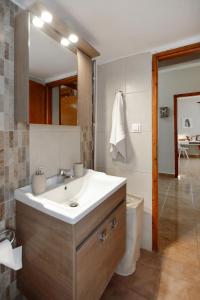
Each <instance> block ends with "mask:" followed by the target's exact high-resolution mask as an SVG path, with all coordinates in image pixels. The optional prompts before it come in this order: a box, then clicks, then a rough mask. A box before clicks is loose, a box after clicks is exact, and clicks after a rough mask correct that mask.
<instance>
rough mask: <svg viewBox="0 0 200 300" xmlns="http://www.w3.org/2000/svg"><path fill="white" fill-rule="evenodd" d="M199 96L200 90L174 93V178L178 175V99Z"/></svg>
mask: <svg viewBox="0 0 200 300" xmlns="http://www.w3.org/2000/svg"><path fill="white" fill-rule="evenodd" d="M190 96H191V97H193V96H200V92H191V93H184V94H177V95H174V161H175V178H177V177H178V168H179V167H178V100H183V99H186V98H187V97H190ZM179 98H183V99H179Z"/></svg>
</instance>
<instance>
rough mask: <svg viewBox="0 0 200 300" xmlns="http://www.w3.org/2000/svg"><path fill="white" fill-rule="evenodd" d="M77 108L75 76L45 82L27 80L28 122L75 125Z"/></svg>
mask: <svg viewBox="0 0 200 300" xmlns="http://www.w3.org/2000/svg"><path fill="white" fill-rule="evenodd" d="M77 110H78V93H77V76H71V77H67V78H63V79H60V80H56V81H52V82H48V83H46V84H43V83H40V82H37V81H35V80H29V119H30V123H32V124H53V125H68V126H70V125H71V126H76V125H77Z"/></svg>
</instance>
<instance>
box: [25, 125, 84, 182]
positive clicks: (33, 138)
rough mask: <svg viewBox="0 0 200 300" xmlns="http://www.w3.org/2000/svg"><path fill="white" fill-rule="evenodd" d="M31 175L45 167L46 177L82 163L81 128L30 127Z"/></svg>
mask: <svg viewBox="0 0 200 300" xmlns="http://www.w3.org/2000/svg"><path fill="white" fill-rule="evenodd" d="M29 134H30V175H32V174H33V173H34V172H35V170H36V169H37V168H38V167H40V166H41V167H43V168H44V170H45V173H46V175H47V176H48V177H49V176H52V175H56V174H57V173H58V171H59V169H60V168H71V167H72V164H73V163H74V162H77V161H80V128H79V126H56V125H32V124H31V125H30V133H29Z"/></svg>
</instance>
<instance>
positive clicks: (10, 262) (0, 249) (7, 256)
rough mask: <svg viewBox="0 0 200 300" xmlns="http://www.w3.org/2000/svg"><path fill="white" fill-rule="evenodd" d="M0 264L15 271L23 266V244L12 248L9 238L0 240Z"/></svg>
mask: <svg viewBox="0 0 200 300" xmlns="http://www.w3.org/2000/svg"><path fill="white" fill-rule="evenodd" d="M0 264H3V265H5V266H7V267H9V268H11V269H13V270H15V271H17V270H19V269H21V268H22V246H20V247H17V248H15V249H13V248H12V245H11V242H10V241H9V240H4V241H2V242H0Z"/></svg>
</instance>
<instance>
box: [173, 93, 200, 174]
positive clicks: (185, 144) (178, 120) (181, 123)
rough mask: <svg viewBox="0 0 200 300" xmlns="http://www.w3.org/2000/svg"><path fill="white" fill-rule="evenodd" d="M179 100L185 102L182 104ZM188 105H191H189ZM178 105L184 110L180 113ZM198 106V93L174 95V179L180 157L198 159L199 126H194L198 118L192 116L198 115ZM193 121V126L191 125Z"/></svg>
mask: <svg viewBox="0 0 200 300" xmlns="http://www.w3.org/2000/svg"><path fill="white" fill-rule="evenodd" d="M181 100H182V101H184V100H185V101H184V103H182V101H181ZM180 101H181V102H180ZM188 101H189V102H188ZM190 103H191V105H189V104H190ZM178 104H179V105H178ZM180 104H182V105H181V106H182V107H183V109H184V110H183V109H182V110H181V112H180V108H181V107H180ZM199 106H200V92H191V93H184V94H177V95H174V154H175V156H174V161H175V177H176V178H177V177H178V176H179V170H180V163H181V157H185V158H186V159H189V157H191V158H198V157H199V154H200V151H199V150H200V136H199V134H198V127H199V126H198V125H199V124H196V123H197V122H196V121H198V120H197V119H199V116H198V115H197V116H193V115H192V114H194V113H195V112H196V113H197V114H198V111H199ZM190 107H191V108H192V110H191V111H189V108H190ZM184 111H185V112H184ZM193 121H194V122H195V124H193ZM196 127H197V128H196ZM181 129H182V130H181ZM186 162H187V161H186ZM188 163H189V162H188Z"/></svg>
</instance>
